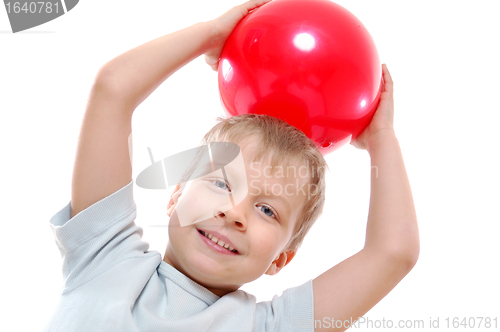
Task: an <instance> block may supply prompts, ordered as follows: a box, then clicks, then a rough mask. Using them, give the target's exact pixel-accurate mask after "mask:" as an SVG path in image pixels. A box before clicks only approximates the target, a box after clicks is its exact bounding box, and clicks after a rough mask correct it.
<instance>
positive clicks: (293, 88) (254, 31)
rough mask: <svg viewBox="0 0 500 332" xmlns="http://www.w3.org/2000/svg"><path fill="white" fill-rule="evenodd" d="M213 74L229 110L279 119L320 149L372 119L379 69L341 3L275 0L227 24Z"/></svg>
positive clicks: (368, 41)
mask: <svg viewBox="0 0 500 332" xmlns="http://www.w3.org/2000/svg"><path fill="white" fill-rule="evenodd" d="M218 79H219V92H220V97H221V102H222V106H223V107H224V109H225V112H226V114H227V115H228V116H235V115H239V114H245V113H254V114H267V115H271V116H274V117H277V118H280V119H282V120H284V121H286V122H288V123H289V124H291V125H293V126H295V127H297V128H299V129H300V130H302V131H303V132H304V133H305V134H306V135H307V136H308V137H309V138H311V139H312V140H313V141H314V142H315V143H316V145H317V146H318V147H319V148H320V150H321V152H322V153H323V154H324V155H325V154H327V153H329V152H332V151H334V150H336V149H338V148H339V147H341V146H342V145H344V144H347V143H349V142H350V141H351V139H354V138H356V137H357V136H358V135H359V134H360V133H361V132H362V131H363V129H365V128H366V126H367V125H368V124H369V123H370V121H371V119H372V117H373V114H374V113H375V110H376V108H377V106H378V103H379V100H380V93H381V89H382V68H381V64H380V60H379V56H378V52H377V49H376V46H375V43H374V41H373V39H372V37H371V36H370V34H369V32H368V31H367V30H366V28H365V27H364V26H363V24H362V23H361V22H360V21H359V20H358V19H357V18H356V17H355V16H354V15H353V14H352V13H350V12H349V11H348V10H347V9H345V8H343V7H341V6H339V5H338V4H336V3H333V2H331V1H328V0H274V1H272V2H269V3H266V4H265V5H263V6H261V7H259V8H257V9H256V10H255V11H253V12H251V13H250V14H248V15H247V16H246V17H245V18H244V19H243V20H241V21H240V22H239V23H238V25H237V26H236V28H235V29H234V30H233V32H232V34H231V35H230V36H229V38H228V39H227V41H226V44H225V46H224V49H223V51H222V54H221V58H220V61H219V72H218Z"/></svg>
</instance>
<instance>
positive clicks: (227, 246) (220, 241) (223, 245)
mask: <svg viewBox="0 0 500 332" xmlns="http://www.w3.org/2000/svg"><path fill="white" fill-rule="evenodd" d="M205 236H206V237H208V238H209V239H210V240H212V242H214V243H217V244H218V245H219V246H221V247H224V248H226V249H228V250H230V251H233V250H235V249H234V248H232V247H231V246H229V244H227V243H224V241H222V240H219V239H218V238H216V237H215V236H213V235H212V234H206V235H205Z"/></svg>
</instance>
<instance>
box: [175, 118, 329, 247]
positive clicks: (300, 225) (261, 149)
mask: <svg viewBox="0 0 500 332" xmlns="http://www.w3.org/2000/svg"><path fill="white" fill-rule="evenodd" d="M217 121H218V123H217V124H216V125H215V126H214V127H212V129H210V131H208V133H206V134H205V136H204V137H203V139H202V141H201V144H203V145H204V144H207V143H210V142H231V143H235V144H240V143H246V142H248V141H255V140H256V141H255V142H256V144H255V145H254V147H255V151H253V152H254V156H255V158H254V160H253V161H254V162H255V161H260V160H262V159H263V158H264V157H266V156H269V157H270V158H271V168H272V169H271V172H275V171H276V167H277V166H278V165H289V164H302V165H306V167H307V168H308V174H309V177H310V178H309V180H310V181H309V185H307V186H305V187H306V188H308V189H306V191H309V189H310V188H311V187H314V188H315V190H314V192H312V191H309V192H308V194H307V197H308V199H307V200H306V202H305V204H304V205H303V206H302V209H301V211H300V212H299V214H298V217H297V222H296V223H295V227H294V229H293V232H292V237H291V238H290V240H289V242H288V243H287V244H286V246H285V248H284V249H283V251H289V250H293V251H297V250H298V249H299V248H300V246H301V245H302V241H303V240H304V237H305V235H306V234H307V233H308V232H309V230H310V229H311V227H312V225H313V224H314V222H315V221H316V220H317V219H318V218H319V216H320V215H321V213H322V212H323V207H324V203H325V173H326V171H325V168H327V169H328V170H329V168H328V165H327V164H326V161H325V159H324V158H323V155H322V154H321V152H320V151H319V149H318V148H317V146H316V145H315V144H314V142H313V141H312V140H310V139H309V138H308V137H307V136H306V135H305V134H304V133H303V132H302V131H300V130H299V129H297V128H296V127H294V126H291V125H290V124H288V123H287V122H285V121H283V120H280V119H278V118H275V117H272V116H269V115H264V114H241V115H238V116H233V117H231V118H228V119H226V118H222V117H218V118H217ZM190 170H191V172H192V170H193V168H191V169H190ZM189 173H190V171H189V170H188V171H187V172H186V174H185V175H184V176H183V180H185V179H186V178H189V175H190V174H189Z"/></svg>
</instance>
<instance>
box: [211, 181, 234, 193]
mask: <svg viewBox="0 0 500 332" xmlns="http://www.w3.org/2000/svg"><path fill="white" fill-rule="evenodd" d="M212 182H213V183H215V186H216V187H218V188H221V189H222V190H226V189H227V191H229V192H231V188H229V185H228V184H227V182H226V181H221V180H219V179H215V180H213V181H212ZM218 184H222V186H220V185H218Z"/></svg>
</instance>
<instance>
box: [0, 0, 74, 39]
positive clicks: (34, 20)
mask: <svg viewBox="0 0 500 332" xmlns="http://www.w3.org/2000/svg"><path fill="white" fill-rule="evenodd" d="M78 1H79V0H64V1H61V0H48V1H34V0H31V1H16V0H4V5H5V10H6V11H7V16H8V17H9V21H10V27H11V28H12V32H13V33H16V32H19V31H23V30H27V29H30V28H33V27H36V26H38V25H41V24H44V23H47V22H49V21H52V20H53V19H56V18H58V17H59V16H62V15H64V14H65V13H67V12H69V11H70V10H71V9H73V8H75V6H76V5H77V4H78Z"/></svg>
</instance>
